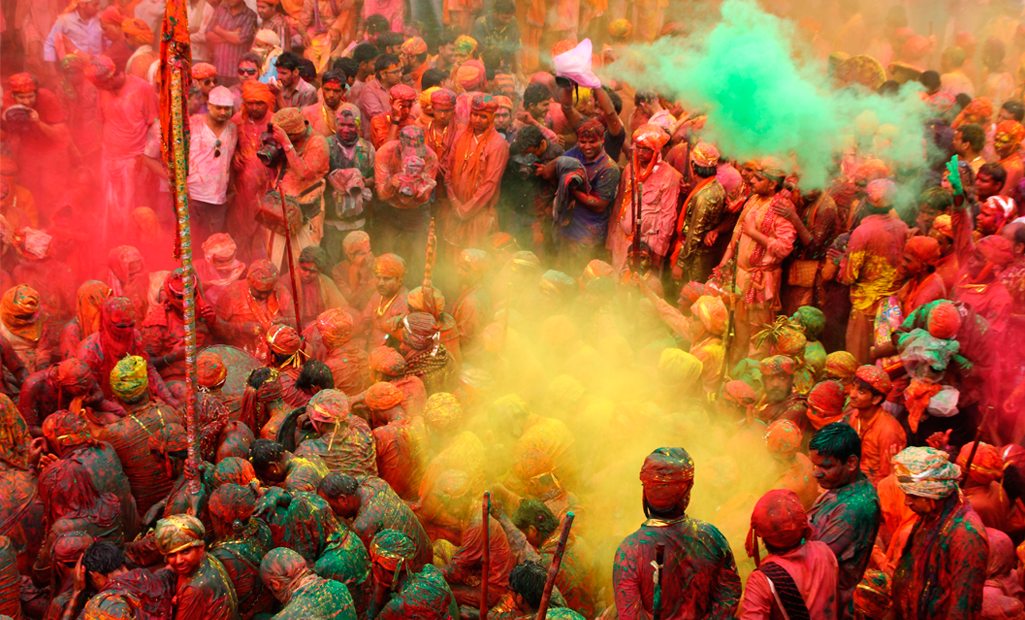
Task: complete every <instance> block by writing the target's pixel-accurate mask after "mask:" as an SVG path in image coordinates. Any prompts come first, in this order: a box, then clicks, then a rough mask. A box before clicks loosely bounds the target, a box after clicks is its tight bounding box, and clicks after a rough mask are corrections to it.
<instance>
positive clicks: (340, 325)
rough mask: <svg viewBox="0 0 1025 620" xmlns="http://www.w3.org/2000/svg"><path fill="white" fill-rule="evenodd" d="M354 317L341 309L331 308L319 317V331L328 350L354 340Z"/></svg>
mask: <svg viewBox="0 0 1025 620" xmlns="http://www.w3.org/2000/svg"><path fill="white" fill-rule="evenodd" d="M353 324H354V322H353V319H352V315H351V314H349V313H348V312H346V311H345V310H342V309H341V308H329V309H328V310H325V311H324V312H321V313H320V316H318V317H317V330H318V331H319V332H320V337H321V338H322V339H323V341H324V346H326V347H327V348H328V349H335V348H338V347H340V346H342V345H343V344H345V343H347V342H349V340H351V339H352V326H353Z"/></svg>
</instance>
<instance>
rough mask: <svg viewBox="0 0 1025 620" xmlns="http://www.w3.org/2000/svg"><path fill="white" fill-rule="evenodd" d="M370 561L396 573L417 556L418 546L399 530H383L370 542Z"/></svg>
mask: <svg viewBox="0 0 1025 620" xmlns="http://www.w3.org/2000/svg"><path fill="white" fill-rule="evenodd" d="M369 551H370V561H371V562H373V563H374V564H377V565H379V566H381V567H382V568H384V570H386V571H388V572H390V573H394V572H395V571H397V570H398V569H399V567H401V566H402V565H404V564H405V563H407V562H409V561H410V560H412V559H413V558H414V557H415V556H416V546H415V545H414V544H413V541H412V540H410V539H409V537H408V536H406V535H405V534H403V533H402V532H399V531H397V530H390V529H386V530H381V531H380V532H378V533H377V534H376V535H375V536H374V540H373V542H372V543H371V544H370V549H369Z"/></svg>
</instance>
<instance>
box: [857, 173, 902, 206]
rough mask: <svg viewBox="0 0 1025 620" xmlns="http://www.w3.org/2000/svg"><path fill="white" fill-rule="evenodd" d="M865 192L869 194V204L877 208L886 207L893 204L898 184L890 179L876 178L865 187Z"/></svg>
mask: <svg viewBox="0 0 1025 620" xmlns="http://www.w3.org/2000/svg"><path fill="white" fill-rule="evenodd" d="M865 193H866V194H868V202H869V204H871V205H872V206H873V207H876V208H877V209H884V208H886V207H890V206H892V205H893V199H894V198H895V197H896V195H897V186H896V185H894V183H893V181H891V180H890V179H876V180H875V181H871V182H869V184H868V185H867V186H866V187H865Z"/></svg>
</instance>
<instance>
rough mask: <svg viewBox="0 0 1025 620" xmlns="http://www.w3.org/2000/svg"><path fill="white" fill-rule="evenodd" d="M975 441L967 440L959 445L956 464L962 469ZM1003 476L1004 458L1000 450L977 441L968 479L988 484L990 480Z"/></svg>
mask: <svg viewBox="0 0 1025 620" xmlns="http://www.w3.org/2000/svg"><path fill="white" fill-rule="evenodd" d="M973 445H975V442H969V443H966V444H965V445H963V446H961V452H959V453H958V455H957V466H958V467H959V468H960V469H961V471H964V469H965V466H966V465H968V456H969V455H970V454H971V452H972V446H973ZM1003 477H1004V459H1003V458H1001V456H1000V451H999V450H997V449H996V448H995V447H993V446H991V445H989V444H988V443H985V442H981V441H980V442H979V448H978V449H977V450H976V451H975V458H973V459H972V469H971V471H970V472H968V479H969V480H971V481H972V482H974V483H976V484H979V485H988V484H989V483H991V482H994V481H997V480H1000V479H1001V478H1003Z"/></svg>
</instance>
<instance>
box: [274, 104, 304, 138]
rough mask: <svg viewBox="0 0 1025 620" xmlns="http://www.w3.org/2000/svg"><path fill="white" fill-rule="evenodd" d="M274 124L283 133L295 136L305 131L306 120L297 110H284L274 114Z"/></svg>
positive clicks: (300, 111)
mask: <svg viewBox="0 0 1025 620" xmlns="http://www.w3.org/2000/svg"><path fill="white" fill-rule="evenodd" d="M274 124H275V125H277V126H278V127H281V129H283V130H284V131H285V133H287V134H289V135H295V134H298V133H300V132H302V131H304V130H305V129H306V118H305V117H304V116H303V113H302V110H300V109H299V108H284V109H281V110H278V111H277V112H275V113H274Z"/></svg>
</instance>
